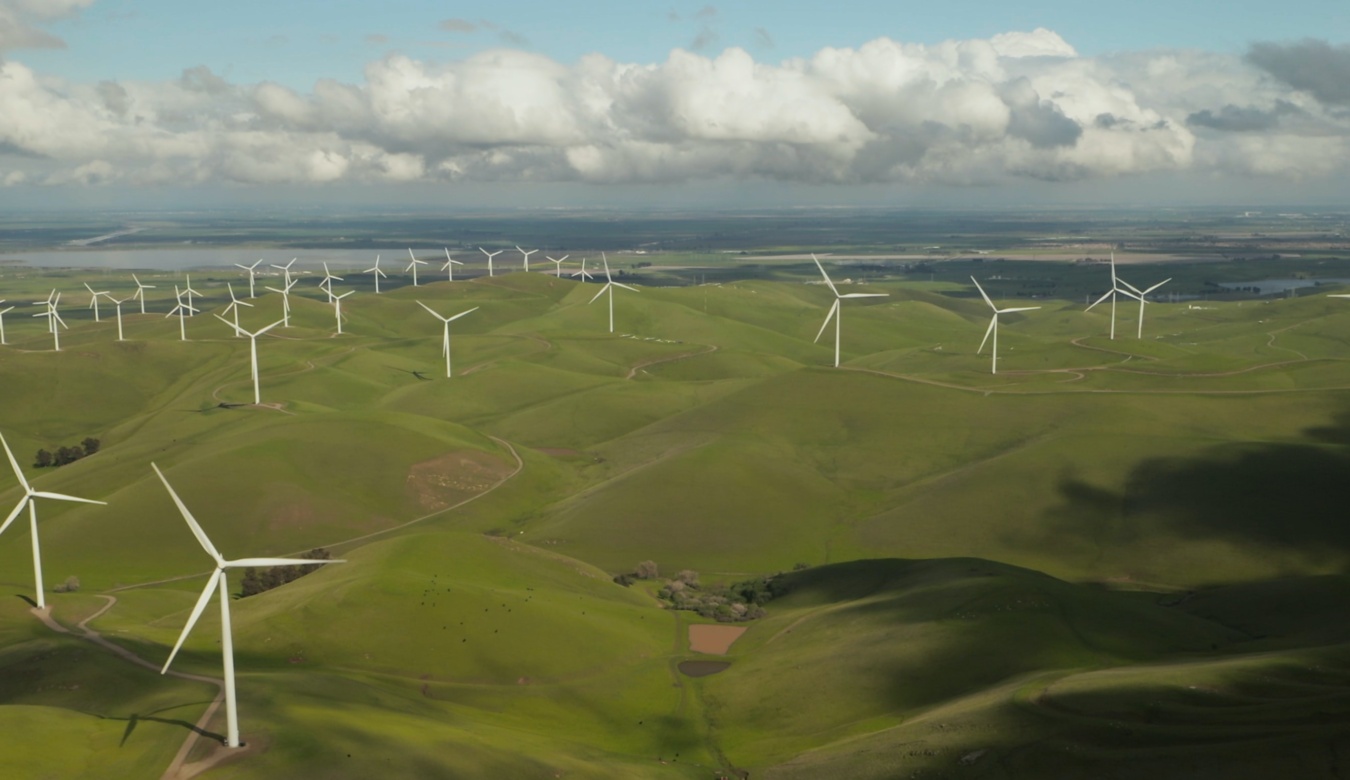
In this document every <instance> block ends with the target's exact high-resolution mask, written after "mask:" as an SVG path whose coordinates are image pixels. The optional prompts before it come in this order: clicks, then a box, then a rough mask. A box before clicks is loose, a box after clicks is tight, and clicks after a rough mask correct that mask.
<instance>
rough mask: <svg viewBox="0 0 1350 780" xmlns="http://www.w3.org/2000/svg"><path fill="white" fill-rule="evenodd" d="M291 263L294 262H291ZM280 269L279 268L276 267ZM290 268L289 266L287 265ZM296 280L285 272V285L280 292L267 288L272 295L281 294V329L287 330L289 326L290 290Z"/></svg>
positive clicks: (273, 288)
mask: <svg viewBox="0 0 1350 780" xmlns="http://www.w3.org/2000/svg"><path fill="white" fill-rule="evenodd" d="M291 262H295V261H294V260H292V261H291ZM277 267H278V268H280V266H277ZM286 267H287V268H290V264H287V266H286ZM296 281H297V280H296V279H292V278H291V274H290V271H287V272H286V284H285V286H284V287H282V288H281V289H280V290H278V289H277V288H275V287H267V288H266V289H268V290H271V291H272V292H274V293H281V327H283V328H289V327H290V326H291V288H292V287H294V286H295V283H296Z"/></svg>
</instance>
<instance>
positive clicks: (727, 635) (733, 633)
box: [689, 623, 745, 655]
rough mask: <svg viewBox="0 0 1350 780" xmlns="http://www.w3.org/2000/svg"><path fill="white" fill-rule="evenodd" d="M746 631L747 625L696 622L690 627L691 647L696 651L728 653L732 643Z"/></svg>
mask: <svg viewBox="0 0 1350 780" xmlns="http://www.w3.org/2000/svg"><path fill="white" fill-rule="evenodd" d="M744 633H745V626H721V625H708V624H706V623H696V624H694V625H692V626H690V627H689V649H690V650H691V651H692V652H695V653H706V654H708V655H726V654H727V651H728V650H730V649H731V645H732V643H733V642H735V641H736V640H737V639H740V638H741V634H744Z"/></svg>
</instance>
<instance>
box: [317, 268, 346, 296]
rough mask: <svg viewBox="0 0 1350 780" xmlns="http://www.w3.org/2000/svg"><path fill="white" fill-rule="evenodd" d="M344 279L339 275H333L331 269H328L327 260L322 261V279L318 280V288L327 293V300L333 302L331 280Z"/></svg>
mask: <svg viewBox="0 0 1350 780" xmlns="http://www.w3.org/2000/svg"><path fill="white" fill-rule="evenodd" d="M334 280H337V281H339V282H341V281H345V280H344V279H343V278H342V277H341V276H334V275H333V272H332V271H329V270H328V261H327V260H325V261H324V263H323V281H322V282H319V288H320V289H322V290H323V291H324V292H326V293H328V302H329V303H332V302H333V281H334Z"/></svg>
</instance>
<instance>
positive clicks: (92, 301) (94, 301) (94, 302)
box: [84, 282, 108, 322]
mask: <svg viewBox="0 0 1350 780" xmlns="http://www.w3.org/2000/svg"><path fill="white" fill-rule="evenodd" d="M84 289H86V290H88V291H89V308H91V309H93V310H94V322H102V321H103V320H102V319H100V318H99V316H98V296H100V295H107V294H108V291H107V290H95V289H94V288H93V287H90V286H89V283H88V282H85V283H84Z"/></svg>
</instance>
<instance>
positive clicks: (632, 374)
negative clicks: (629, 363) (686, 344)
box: [624, 344, 717, 379]
mask: <svg viewBox="0 0 1350 780" xmlns="http://www.w3.org/2000/svg"><path fill="white" fill-rule="evenodd" d="M716 351H717V345H716V344H709V345H708V346H707V347H705V348H703V349H700V350H695V351H693V352H682V353H680V354H678V355H672V356H670V357H664V358H653V359H652V360H644V361H642V362H641V363H635V364H634V365H633V367H632V368H630V369H628V376H625V377H624V379H632V378H633V377H635V376H637V372H639V371H641V370H642V369H644V368H647V367H648V366H656V365H660V364H662V363H674V362H677V361H680V360H688V359H689V358H691V357H698V356H699V355H707V354H709V353H712V352H716Z"/></svg>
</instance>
